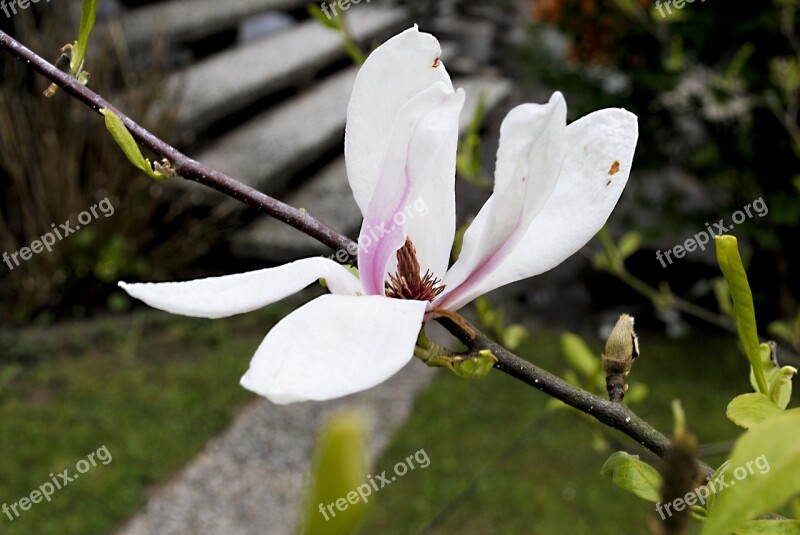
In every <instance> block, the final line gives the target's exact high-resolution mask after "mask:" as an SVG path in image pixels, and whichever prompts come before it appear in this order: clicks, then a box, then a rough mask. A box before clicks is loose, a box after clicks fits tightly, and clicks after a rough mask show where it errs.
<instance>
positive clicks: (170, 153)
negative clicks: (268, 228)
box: [0, 31, 356, 261]
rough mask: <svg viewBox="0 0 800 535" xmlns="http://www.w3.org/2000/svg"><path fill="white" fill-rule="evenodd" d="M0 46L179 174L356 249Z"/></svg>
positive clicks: (37, 61) (16, 47)
mask: <svg viewBox="0 0 800 535" xmlns="http://www.w3.org/2000/svg"><path fill="white" fill-rule="evenodd" d="M0 48H4V49H6V50H7V51H8V52H9V53H11V55H13V56H14V57H16V58H17V59H19V60H20V61H22V62H24V63H26V64H27V65H28V66H29V67H30V68H32V69H33V70H35V71H36V72H38V73H39V74H41V75H42V76H44V77H45V78H47V79H48V80H50V81H51V82H54V83H55V84H56V85H57V86H58V87H59V88H60V89H62V90H63V91H64V92H65V93H67V94H68V95H70V96H72V97H74V98H76V99H77V100H78V101H80V102H82V103H83V104H86V105H87V106H89V107H90V108H92V109H93V110H94V111H95V112H97V113H98V114H99V113H100V110H101V109H104V108H105V109H109V110H111V111H113V112H114V113H115V114H117V115H118V116H119V118H120V119H122V122H123V123H125V127H126V128H127V129H128V130H129V131H130V133H131V135H132V136H133V138H134V139H135V140H136V141H137V142H139V143H141V144H142V145H143V146H144V147H146V148H148V149H150V150H151V151H153V153H155V154H156V155H158V156H159V157H160V158H166V159H167V160H169V161H170V162H171V163H172V167H173V168H174V169H175V170H176V171H177V172H178V174H179V175H180V176H181V177H183V178H185V179H188V180H194V181H195V182H199V183H200V184H203V185H204V186H208V187H210V188H213V189H215V190H217V191H219V192H222V193H224V194H226V195H228V196H230V197H233V198H234V199H238V200H240V201H242V202H243V203H245V204H248V205H250V206H253V207H255V208H258V209H259V210H261V211H262V212H264V213H266V214H268V215H271V216H272V217H274V218H276V219H279V220H280V221H283V222H284V223H287V224H289V225H291V226H292V227H294V228H296V229H298V230H300V231H301V232H303V233H305V234H308V235H309V236H311V237H313V238H315V239H317V240H318V241H320V242H321V243H323V244H325V245H327V246H328V247H330V248H331V249H333V250H335V251H339V250H342V251H345V252H348V251H355V250H356V249H355V243H354V242H353V241H352V240H351V239H349V238H348V237H346V236H344V235H342V234H341V233H339V232H337V231H335V230H334V229H332V228H331V227H329V226H327V225H325V224H324V223H321V222H320V221H318V220H316V219H314V218H313V217H311V216H310V215H308V214H307V213H305V212H302V211H300V210H298V209H297V208H294V207H292V206H289V205H288V204H285V203H283V202H281V201H279V200H277V199H274V198H272V197H270V196H269V195H266V194H264V193H261V192H260V191H258V190H256V189H255V188H251V187H250V186H247V185H245V184H242V183H241V182H239V181H237V180H234V179H233V178H231V177H229V176H228V175H226V174H224V173H220V172H219V171H216V170H214V169H211V168H210V167H207V166H205V165H203V164H201V163H200V162H198V161H196V160H193V159H192V158H189V157H188V156H186V155H185V154H183V153H182V152H180V151H179V150H177V149H176V148H174V147H172V146H171V145H169V144H168V143H166V142H164V141H163V140H161V139H159V138H158V137H156V136H155V135H153V134H152V133H150V132H149V131H148V130H147V129H145V128H144V127H142V126H140V125H139V124H137V123H136V122H135V121H133V120H132V119H131V118H130V117H128V116H127V115H125V114H124V113H122V112H121V111H119V110H118V109H117V108H116V107H115V106H113V105H112V104H111V103H109V102H107V101H106V100H105V99H103V98H102V97H101V96H100V95H98V94H97V93H95V92H94V91H92V90H91V89H89V88H88V87H86V86H85V85H83V84H81V83H80V82H79V81H78V80H77V79H76V78H75V77H74V76H71V75H70V74H68V73H65V72H62V71H60V70H58V69H57V68H56V67H55V66H54V65H51V64H50V63H49V62H47V61H46V60H44V59H43V58H41V57H40V56H38V55H37V54H36V53H35V52H33V51H32V50H30V49H29V48H27V47H25V46H24V45H23V44H22V43H20V42H19V41H17V40H15V39H14V38H12V37H11V36H9V35H8V34H7V33H5V32H3V31H0ZM101 117H102V116H101ZM348 254H349V253H348ZM350 260H351V261H352V260H353V258H352V257H351V258H350Z"/></svg>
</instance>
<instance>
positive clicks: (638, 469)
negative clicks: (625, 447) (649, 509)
mask: <svg viewBox="0 0 800 535" xmlns="http://www.w3.org/2000/svg"><path fill="white" fill-rule="evenodd" d="M600 474H602V475H604V476H608V477H610V478H611V480H612V481H613V482H614V484H615V485H617V486H618V487H621V488H623V489H625V490H627V491H628V492H632V493H633V494H635V495H637V496H638V497H640V498H642V499H643V500H647V501H651V502H653V503H657V502H658V501H659V500H660V499H661V493H660V490H659V489H660V488H661V474H659V473H658V470H656V469H655V468H653V467H652V466H650V465H649V464H647V463H646V462H644V461H640V460H639V456H638V455H630V454H628V453H625V452H624V451H618V452H616V453H614V454H612V455H611V457H609V458H608V460H606V462H605V464H603V468H601V469H600Z"/></svg>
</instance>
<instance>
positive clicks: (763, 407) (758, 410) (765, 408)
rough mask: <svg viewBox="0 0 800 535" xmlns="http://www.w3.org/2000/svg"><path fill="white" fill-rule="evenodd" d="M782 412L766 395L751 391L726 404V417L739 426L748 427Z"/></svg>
mask: <svg viewBox="0 0 800 535" xmlns="http://www.w3.org/2000/svg"><path fill="white" fill-rule="evenodd" d="M782 412H783V411H782V410H781V408H780V407H778V406H777V405H775V403H773V402H772V401H770V400H769V398H768V397H767V396H765V395H764V394H761V393H759V392H753V393H750V394H742V395H741V396H737V397H735V398H733V401H731V402H730V403H729V404H728V410H727V411H726V414H727V416H728V419H729V420H730V421H732V422H733V423H735V424H736V425H738V426H739V427H744V428H745V429H749V428H750V427H752V426H754V425H756V424H759V423H761V422H763V421H764V420H766V419H768V418H770V417H771V416H775V415H776V414H781V413H782Z"/></svg>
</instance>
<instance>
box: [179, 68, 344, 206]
mask: <svg viewBox="0 0 800 535" xmlns="http://www.w3.org/2000/svg"><path fill="white" fill-rule="evenodd" d="M356 73H357V69H356V68H355V67H352V68H349V69H346V70H344V71H342V72H340V73H337V74H335V75H333V76H330V77H328V78H326V79H325V80H324V81H323V82H321V83H320V84H319V85H317V86H316V87H313V88H312V89H310V90H308V91H306V92H304V93H302V94H301V95H300V96H298V97H295V98H293V99H291V100H290V101H288V102H286V103H284V104H282V105H281V106H279V107H278V108H276V109H274V110H270V111H268V112H265V113H263V114H261V115H259V116H257V117H255V118H253V119H252V120H250V121H248V122H247V123H246V124H244V125H242V126H241V127H239V128H237V129H235V130H234V131H232V132H230V133H229V134H227V135H225V136H223V137H222V138H220V139H219V140H218V141H217V142H215V143H214V145H213V146H212V147H210V148H209V149H208V150H205V151H203V152H201V153H199V154H194V155H192V156H193V157H194V158H196V159H197V160H198V161H201V162H203V163H204V164H206V165H209V166H210V167H211V168H213V169H217V170H219V171H222V172H223V173H226V174H228V175H229V176H231V177H234V178H235V179H237V180H239V181H240V182H244V183H245V184H247V185H249V186H253V187H254V188H256V189H259V190H261V191H263V192H265V193H268V194H276V193H279V192H282V191H283V189H284V188H285V187H286V185H287V182H288V180H289V179H290V178H291V177H292V175H293V174H294V173H296V172H297V171H298V170H300V169H302V168H303V167H305V166H306V165H308V164H309V163H310V162H313V161H314V160H315V159H316V158H318V157H320V156H321V155H322V154H324V153H325V152H326V151H328V150H330V149H332V148H334V147H335V146H336V145H337V144H339V143H341V142H342V139H343V137H344V134H343V132H344V122H345V116H346V113H347V103H348V101H349V99H350V93H351V91H352V89H353V83H354V81H355V77H356ZM176 184H177V185H179V186H182V187H189V188H191V189H192V190H193V193H200V194H202V196H203V201H204V202H205V203H206V204H209V205H213V204H216V203H218V202H220V201H221V200H223V197H222V195H221V194H218V193H217V192H215V191H213V190H210V189H208V188H205V187H202V186H200V185H197V184H194V183H192V182H185V181H184V182H176Z"/></svg>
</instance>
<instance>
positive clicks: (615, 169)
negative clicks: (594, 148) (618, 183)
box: [606, 160, 619, 185]
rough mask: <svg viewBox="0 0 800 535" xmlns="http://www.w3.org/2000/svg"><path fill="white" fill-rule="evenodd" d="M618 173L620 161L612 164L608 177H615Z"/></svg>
mask: <svg viewBox="0 0 800 535" xmlns="http://www.w3.org/2000/svg"><path fill="white" fill-rule="evenodd" d="M617 173H619V160H614V163H613V164H611V169H609V170H608V176H614V175H616V174H617ZM606 185H608V184H606Z"/></svg>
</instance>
